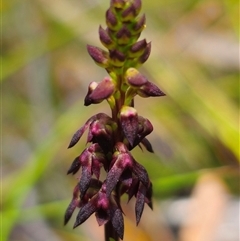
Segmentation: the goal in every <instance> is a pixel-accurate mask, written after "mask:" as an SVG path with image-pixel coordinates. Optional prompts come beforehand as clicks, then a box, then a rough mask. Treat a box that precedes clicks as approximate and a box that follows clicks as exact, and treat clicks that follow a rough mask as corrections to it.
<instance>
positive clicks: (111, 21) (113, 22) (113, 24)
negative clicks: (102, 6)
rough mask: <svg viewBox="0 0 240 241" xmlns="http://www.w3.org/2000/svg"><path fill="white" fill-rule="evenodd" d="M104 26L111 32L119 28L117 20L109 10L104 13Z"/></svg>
mask: <svg viewBox="0 0 240 241" xmlns="http://www.w3.org/2000/svg"><path fill="white" fill-rule="evenodd" d="M106 24H107V26H108V27H109V29H111V30H117V29H118V27H119V24H118V20H117V18H116V16H115V14H114V13H113V10H112V9H111V8H109V9H108V10H107V12H106Z"/></svg>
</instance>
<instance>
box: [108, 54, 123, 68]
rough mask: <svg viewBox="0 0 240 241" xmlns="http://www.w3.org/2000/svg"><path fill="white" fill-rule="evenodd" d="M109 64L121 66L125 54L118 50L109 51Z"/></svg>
mask: <svg viewBox="0 0 240 241" xmlns="http://www.w3.org/2000/svg"><path fill="white" fill-rule="evenodd" d="M110 58H111V64H112V65H113V66H115V67H122V66H123V64H124V61H125V55H124V54H123V53H122V52H120V51H119V50H112V51H110Z"/></svg>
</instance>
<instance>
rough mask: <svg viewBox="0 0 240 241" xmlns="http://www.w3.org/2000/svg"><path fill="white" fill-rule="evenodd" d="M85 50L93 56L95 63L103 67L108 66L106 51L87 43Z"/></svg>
mask: <svg viewBox="0 0 240 241" xmlns="http://www.w3.org/2000/svg"><path fill="white" fill-rule="evenodd" d="M87 50H88V53H89V55H90V56H91V57H92V58H93V60H94V61H95V63H96V64H98V65H99V66H101V67H104V68H107V67H108V62H109V61H108V60H109V55H108V52H106V51H104V50H103V49H100V48H98V47H95V46H91V45H87Z"/></svg>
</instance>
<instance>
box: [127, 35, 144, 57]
mask: <svg viewBox="0 0 240 241" xmlns="http://www.w3.org/2000/svg"><path fill="white" fill-rule="evenodd" d="M146 47H147V42H146V39H143V40H141V41H138V42H136V43H135V44H133V45H132V47H131V48H130V49H129V52H128V56H129V57H130V58H136V57H140V56H141V55H142V54H143V53H144V51H145V49H146Z"/></svg>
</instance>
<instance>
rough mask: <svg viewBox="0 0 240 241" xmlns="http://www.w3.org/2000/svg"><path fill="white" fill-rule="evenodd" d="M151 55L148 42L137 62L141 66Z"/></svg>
mask: <svg viewBox="0 0 240 241" xmlns="http://www.w3.org/2000/svg"><path fill="white" fill-rule="evenodd" d="M150 53H151V42H149V43H148V44H147V46H146V48H145V50H144V52H143V54H142V55H141V56H140V57H139V59H138V61H139V63H140V64H143V63H144V62H146V61H147V59H148V57H149V56H150Z"/></svg>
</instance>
